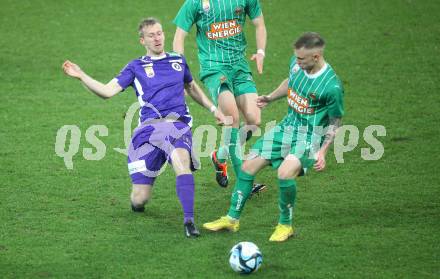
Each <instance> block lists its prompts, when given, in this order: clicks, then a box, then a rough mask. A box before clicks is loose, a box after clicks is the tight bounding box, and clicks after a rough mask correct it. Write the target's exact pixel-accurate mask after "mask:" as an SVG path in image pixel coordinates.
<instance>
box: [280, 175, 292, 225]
mask: <svg viewBox="0 0 440 279" xmlns="http://www.w3.org/2000/svg"><path fill="white" fill-rule="evenodd" d="M278 183H279V186H280V191H279V197H278V205H279V208H280V219H279V221H278V222H279V223H280V224H284V225H292V219H293V218H292V217H293V207H294V206H295V198H296V182H295V180H293V179H286V180H284V179H278Z"/></svg>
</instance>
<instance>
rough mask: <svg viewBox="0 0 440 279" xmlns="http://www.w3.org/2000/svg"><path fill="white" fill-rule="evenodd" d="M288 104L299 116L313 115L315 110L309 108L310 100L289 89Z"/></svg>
mask: <svg viewBox="0 0 440 279" xmlns="http://www.w3.org/2000/svg"><path fill="white" fill-rule="evenodd" d="M287 102H288V103H289V106H290V107H292V108H293V109H294V110H295V111H296V112H297V113H299V114H313V113H315V109H314V108H311V107H309V105H310V104H309V100H308V99H307V98H304V97H301V96H300V95H298V93H296V92H295V90H293V89H291V88H289V90H288V93H287Z"/></svg>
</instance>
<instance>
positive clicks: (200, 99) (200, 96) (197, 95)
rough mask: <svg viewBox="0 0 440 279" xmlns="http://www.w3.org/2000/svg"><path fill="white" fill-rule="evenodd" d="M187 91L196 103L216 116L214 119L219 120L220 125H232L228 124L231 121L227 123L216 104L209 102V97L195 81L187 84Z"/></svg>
mask: <svg viewBox="0 0 440 279" xmlns="http://www.w3.org/2000/svg"><path fill="white" fill-rule="evenodd" d="M185 89H186V92H187V93H188V95H190V96H191V98H192V99H193V100H194V101H196V102H197V103H198V104H199V105H201V106H202V107H204V108H206V109H208V110H209V111H211V112H212V113H213V114H214V117H215V118H216V120H217V124H219V125H230V124H231V123H228V122H229V121H227V119H226V117H225V116H224V115H223V113H222V112H221V111H220V110H218V109H217V108H216V107H215V106H214V104H213V103H212V102H211V101H210V100H209V98H208V97H206V95H205V93H203V90H202V89H201V88H200V86H199V85H198V84H197V83H196V82H195V81H194V80H193V81H191V82H190V83H186V84H185Z"/></svg>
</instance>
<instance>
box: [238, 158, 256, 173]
mask: <svg viewBox="0 0 440 279" xmlns="http://www.w3.org/2000/svg"><path fill="white" fill-rule="evenodd" d="M241 171H243V172H245V173H247V174H250V175H255V169H254V167H253V166H252V164H250V163H249V161H243V164H242V165H241Z"/></svg>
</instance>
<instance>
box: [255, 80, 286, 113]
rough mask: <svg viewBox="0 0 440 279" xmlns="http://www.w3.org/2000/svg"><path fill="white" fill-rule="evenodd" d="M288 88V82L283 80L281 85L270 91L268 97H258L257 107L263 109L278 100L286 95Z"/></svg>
mask: <svg viewBox="0 0 440 279" xmlns="http://www.w3.org/2000/svg"><path fill="white" fill-rule="evenodd" d="M288 88H289V80H288V79H285V80H283V82H281V84H280V85H279V86H278V88H277V89H275V90H274V91H272V93H270V94H269V95H262V96H258V98H257V107H259V108H264V107H265V106H267V105H268V104H269V103H270V102H272V101H275V100H278V99H280V98H282V97H284V96H286V95H287V90H288Z"/></svg>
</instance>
